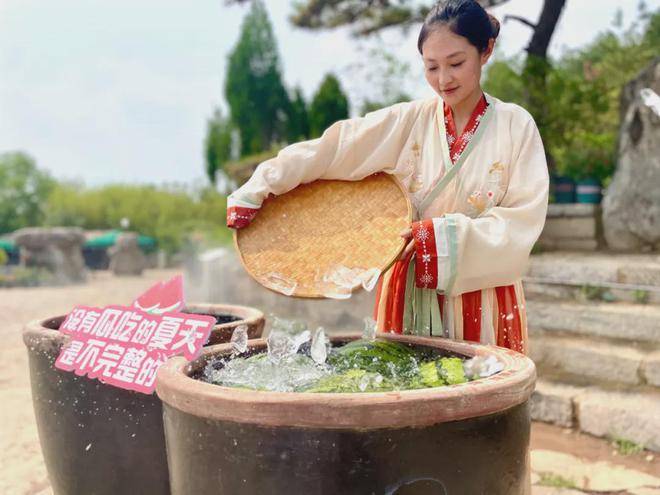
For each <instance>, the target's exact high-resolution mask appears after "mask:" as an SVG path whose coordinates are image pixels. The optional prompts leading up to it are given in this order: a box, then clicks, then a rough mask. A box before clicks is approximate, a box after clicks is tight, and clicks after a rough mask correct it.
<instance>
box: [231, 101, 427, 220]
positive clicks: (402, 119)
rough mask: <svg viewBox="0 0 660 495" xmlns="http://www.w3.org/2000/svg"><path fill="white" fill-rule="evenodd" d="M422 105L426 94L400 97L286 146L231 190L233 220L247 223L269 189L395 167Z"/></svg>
mask: <svg viewBox="0 0 660 495" xmlns="http://www.w3.org/2000/svg"><path fill="white" fill-rule="evenodd" d="M420 108H421V100H417V101H413V102H406V103H398V104H396V105H393V106H390V107H387V108H383V109H381V110H377V111H375V112H370V113H368V114H367V115H365V116H364V117H359V118H354V119H347V120H341V121H339V122H336V123H334V124H333V125H331V126H330V127H329V128H328V129H327V130H326V131H325V132H324V133H323V135H322V136H321V137H320V138H317V139H312V140H310V141H303V142H300V143H295V144H292V145H289V146H287V147H286V148H284V149H283V150H281V151H280V152H279V154H278V155H277V156H276V157H275V158H272V159H270V160H267V161H265V162H263V163H262V164H260V165H259V166H258V167H257V169H256V170H255V172H254V174H253V175H252V177H251V178H250V180H248V181H247V182H246V183H245V184H244V185H243V186H241V187H240V188H239V189H238V190H236V191H235V192H234V193H232V194H231V195H230V196H229V198H228V200H227V224H228V226H230V227H236V228H240V227H243V226H245V225H247V224H248V223H249V222H250V220H252V218H253V217H254V215H255V214H256V211H257V210H258V208H259V207H260V206H261V204H262V203H263V201H264V199H266V198H267V197H268V195H269V194H275V195H279V194H284V193H286V192H288V191H290V190H292V189H294V188H295V187H296V186H298V185H300V184H304V183H308V182H312V181H314V180H317V179H340V180H360V179H363V178H364V177H367V176H368V175H371V174H373V173H376V172H381V171H385V172H393V171H394V168H395V167H396V163H397V161H398V158H399V154H400V152H401V149H402V147H403V145H404V143H405V141H406V139H407V137H408V135H409V134H410V131H411V129H412V125H413V123H414V121H415V117H416V116H417V114H418V113H419V109H420Z"/></svg>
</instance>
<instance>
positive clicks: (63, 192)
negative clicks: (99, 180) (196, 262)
mask: <svg viewBox="0 0 660 495" xmlns="http://www.w3.org/2000/svg"><path fill="white" fill-rule="evenodd" d="M46 211H47V214H46V221H45V223H46V225H64V226H77V227H81V228H84V229H116V228H118V227H119V225H120V222H121V219H122V218H128V219H129V220H130V230H134V231H137V232H139V233H141V234H145V235H148V236H151V237H154V238H155V239H156V241H157V242H158V245H159V247H160V248H162V249H164V250H165V251H167V252H168V253H174V252H176V251H179V250H180V249H181V248H182V247H183V246H184V244H185V243H186V242H188V241H189V240H190V239H191V237H192V238H195V239H197V240H201V242H204V243H209V244H211V243H212V244H218V243H226V242H228V241H229V240H230V238H231V233H230V231H229V229H227V228H226V227H225V222H226V211H227V202H226V198H225V197H224V196H222V195H220V194H218V193H217V192H216V191H215V190H213V189H210V188H198V189H190V188H185V187H181V186H165V187H155V186H146V185H136V186H133V185H109V186H103V187H98V188H85V187H83V186H81V185H76V184H59V185H58V186H57V187H56V188H55V190H54V191H53V193H52V194H51V195H50V197H49V199H48V204H47V208H46Z"/></svg>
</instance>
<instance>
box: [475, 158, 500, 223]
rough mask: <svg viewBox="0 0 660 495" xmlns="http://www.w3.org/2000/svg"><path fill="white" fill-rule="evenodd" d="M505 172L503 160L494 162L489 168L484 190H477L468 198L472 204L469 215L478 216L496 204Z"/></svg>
mask: <svg viewBox="0 0 660 495" xmlns="http://www.w3.org/2000/svg"><path fill="white" fill-rule="evenodd" d="M503 172H504V165H503V164H502V163H501V162H495V163H493V164H492V165H491V166H490V168H489V169H488V178H487V180H486V185H485V186H484V188H483V189H482V190H476V191H474V192H473V193H472V194H470V196H469V197H468V199H467V202H468V203H469V205H470V211H469V213H468V214H469V215H470V216H471V217H473V218H474V217H478V216H479V215H482V214H483V213H484V212H485V211H487V210H489V209H490V208H492V207H493V206H495V200H496V199H497V193H498V192H499V191H501V188H502V186H501V182H502V173H503Z"/></svg>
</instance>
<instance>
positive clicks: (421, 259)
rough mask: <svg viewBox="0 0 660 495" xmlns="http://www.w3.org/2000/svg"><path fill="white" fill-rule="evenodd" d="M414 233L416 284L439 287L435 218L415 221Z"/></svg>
mask: <svg viewBox="0 0 660 495" xmlns="http://www.w3.org/2000/svg"><path fill="white" fill-rule="evenodd" d="M412 233H413V237H414V238H415V285H417V287H420V288H422V289H435V288H437V287H438V251H437V248H436V244H435V232H434V229H433V220H432V219H430V218H429V219H428V220H422V221H421V222H415V223H413V225H412Z"/></svg>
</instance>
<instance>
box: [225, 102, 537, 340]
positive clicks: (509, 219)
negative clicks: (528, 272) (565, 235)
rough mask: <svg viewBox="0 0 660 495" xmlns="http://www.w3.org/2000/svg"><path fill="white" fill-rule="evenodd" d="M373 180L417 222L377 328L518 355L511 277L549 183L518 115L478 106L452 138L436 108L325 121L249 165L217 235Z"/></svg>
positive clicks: (526, 249)
mask: <svg viewBox="0 0 660 495" xmlns="http://www.w3.org/2000/svg"><path fill="white" fill-rule="evenodd" d="M376 172H386V173H390V174H392V175H394V176H395V177H397V178H398V179H399V180H400V181H401V182H402V183H403V185H404V187H405V189H406V190H407V191H408V195H409V198H410V200H411V203H412V204H413V207H414V210H415V211H414V213H415V218H416V221H415V222H414V223H413V226H412V230H413V236H414V238H415V250H414V253H411V255H410V256H409V257H408V258H407V259H405V260H402V261H397V262H396V263H395V264H394V265H393V266H392V267H391V268H390V269H389V270H388V271H387V272H385V273H384V274H383V275H382V276H381V279H380V281H379V285H378V294H377V297H376V307H375V310H374V313H375V318H376V321H377V325H378V329H379V330H380V331H386V332H390V331H391V332H397V333H409V334H415V335H432V336H440V337H446V338H451V339H465V340H471V341H476V342H482V343H488V344H496V345H500V346H503V347H508V348H511V349H514V350H516V351H519V352H527V350H528V347H527V323H526V316H525V299H524V294H523V289H522V284H521V277H522V275H523V274H524V272H525V269H526V265H527V262H528V258H529V254H530V251H531V249H532V247H533V245H534V243H535V242H536V240H537V238H538V236H539V235H540V233H541V230H542V228H543V224H544V222H545V215H546V210H547V202H548V183H549V180H548V171H547V165H546V159H545V153H544V150H543V144H542V142H541V138H540V135H539V132H538V129H537V127H536V124H535V123H534V120H533V119H532V117H531V116H530V115H529V113H528V112H527V111H525V110H524V109H523V108H521V107H519V106H518V105H515V104H511V103H505V102H502V101H500V100H498V99H497V98H494V97H492V96H490V95H487V94H486V95H484V97H483V99H482V100H481V101H480V102H479V104H478V105H477V107H476V108H475V109H474V112H473V113H472V116H471V118H470V120H469V122H468V124H467V126H466V128H465V131H464V132H463V133H462V134H461V135H460V136H458V135H457V133H456V129H455V126H454V122H453V117H452V114H451V110H450V109H449V108H448V106H447V105H445V104H444V102H443V101H442V99H440V98H439V97H433V98H427V99H420V100H415V101H412V102H406V103H399V104H396V105H393V106H390V107H387V108H383V109H381V110H377V111H375V112H371V113H368V114H367V115H365V116H364V117H359V118H353V119H346V120H342V121H339V122H336V123H335V124H333V125H332V126H330V127H329V128H328V129H327V130H326V131H325V132H324V134H323V135H322V136H321V137H320V138H318V139H313V140H310V141H304V142H300V143H295V144H292V145H290V146H287V147H286V148H284V149H283V150H282V151H280V153H279V154H278V155H277V156H276V157H275V158H273V159H271V160H267V161H265V162H263V163H262V164H261V165H259V167H257V169H256V170H255V172H254V174H253V175H252V177H251V178H250V180H249V181H248V182H246V183H245V184H244V185H243V186H242V187H240V188H239V189H238V190H237V191H235V192H234V193H233V194H231V195H230V197H229V198H228V208H227V215H228V225H229V226H233V227H241V226H244V225H246V224H247V223H248V222H249V221H250V220H251V219H252V218H253V217H254V215H255V214H256V212H257V210H258V208H259V207H260V205H261V204H262V202H263V200H264V199H265V198H266V197H267V196H268V195H269V194H275V195H279V194H283V193H286V192H288V191H290V190H291V189H293V188H295V187H296V186H298V185H299V184H302V183H307V182H312V181H314V180H317V179H339V180H360V179H363V178H364V177H367V176H369V175H371V174H373V173H376Z"/></svg>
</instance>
